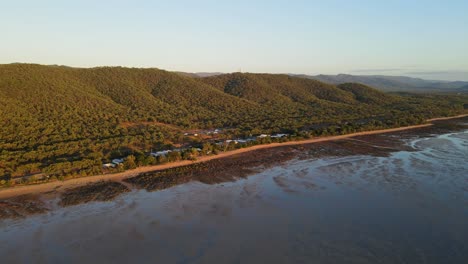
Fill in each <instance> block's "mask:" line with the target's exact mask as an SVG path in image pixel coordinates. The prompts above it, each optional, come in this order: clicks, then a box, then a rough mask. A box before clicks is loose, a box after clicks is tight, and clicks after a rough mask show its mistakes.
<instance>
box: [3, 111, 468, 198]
mask: <svg viewBox="0 0 468 264" xmlns="http://www.w3.org/2000/svg"><path fill="white" fill-rule="evenodd" d="M466 116H468V114H464V115H458V116H453V117H443V118H433V119H429V120H428V122H434V121H442V120H451V119H458V118H463V117H466ZM432 125H433V124H432V123H428V124H422V125H414V126H407V127H398V128H391V129H381V130H372V131H364V132H358V133H352V134H346V135H339V136H329V137H319V138H312V139H308V140H301V141H289V142H284V143H271V144H265V145H257V146H252V147H248V148H243V149H238V150H233V151H228V152H224V153H221V154H218V155H214V156H203V157H200V158H199V159H197V160H196V161H187V160H184V161H179V162H173V163H168V164H162V165H155V166H146V167H139V168H136V169H133V170H127V171H125V172H121V173H115V174H103V175H96V176H89V177H83V178H75V179H70V180H66V181H59V182H49V183H43V184H38V185H26V186H18V187H11V188H7V189H1V190H0V199H5V198H10V197H14V196H20V195H24V194H38V193H45V192H50V191H54V192H61V191H64V190H65V189H69V188H72V187H78V186H82V185H84V184H88V183H93V182H99V181H103V180H112V181H118V182H121V181H122V180H124V179H127V178H130V177H134V176H137V175H140V174H142V173H148V172H154V171H160V170H166V169H171V168H176V167H183V166H187V165H191V164H196V163H203V162H207V161H211V160H215V159H223V158H226V157H230V156H234V155H239V154H243V153H247V152H251V151H255V150H260V149H271V148H277V147H283V146H296V145H305V144H311V143H319V142H327V141H335V140H341V139H346V138H353V137H359V136H367V135H376V134H385V133H393V132H399V131H405V130H413V129H418V128H425V127H430V126H432Z"/></svg>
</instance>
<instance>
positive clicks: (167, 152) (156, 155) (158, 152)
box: [150, 150, 172, 157]
mask: <svg viewBox="0 0 468 264" xmlns="http://www.w3.org/2000/svg"><path fill="white" fill-rule="evenodd" d="M170 152H172V150H162V151H157V152H151V154H150V155H151V156H153V157H161V156H167V155H168V154H169V153H170Z"/></svg>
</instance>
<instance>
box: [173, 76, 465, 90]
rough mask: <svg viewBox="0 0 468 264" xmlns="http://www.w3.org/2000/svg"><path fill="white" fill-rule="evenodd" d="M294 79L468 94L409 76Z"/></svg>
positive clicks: (456, 84)
mask: <svg viewBox="0 0 468 264" xmlns="http://www.w3.org/2000/svg"><path fill="white" fill-rule="evenodd" d="M178 73H179V74H182V75H185V76H191V77H202V78H203V77H212V76H217V75H223V74H224V73H220V72H199V73H185V72H178ZM289 75H291V76H294V77H299V78H306V79H313V80H317V81H321V82H324V83H328V84H334V85H337V84H343V83H360V84H364V85H367V86H371V87H374V88H377V89H379V90H381V91H385V92H451V93H453V92H461V93H468V82H464V81H441V80H425V79H421V78H413V77H407V76H386V75H350V74H337V75H324V74H320V75H306V74H289Z"/></svg>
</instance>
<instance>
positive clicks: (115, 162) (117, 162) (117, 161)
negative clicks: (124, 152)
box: [112, 159, 124, 165]
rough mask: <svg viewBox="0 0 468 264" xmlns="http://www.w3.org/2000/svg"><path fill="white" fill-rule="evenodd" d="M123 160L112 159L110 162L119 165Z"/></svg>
mask: <svg viewBox="0 0 468 264" xmlns="http://www.w3.org/2000/svg"><path fill="white" fill-rule="evenodd" d="M123 162H124V160H123V159H113V160H112V163H114V164H115V165H121V164H123Z"/></svg>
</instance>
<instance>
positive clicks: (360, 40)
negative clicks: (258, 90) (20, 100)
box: [0, 0, 468, 81]
mask: <svg viewBox="0 0 468 264" xmlns="http://www.w3.org/2000/svg"><path fill="white" fill-rule="evenodd" d="M0 32H1V37H0V63H2V64H4V63H13V62H24V63H40V64H58V65H68V66H74V67H94V66H127V67H155V68H161V69H166V70H171V71H186V72H235V71H243V72H269V73H301V74H337V73H348V74H360V75H369V74H370V75H406V76H413V77H421V78H424V79H441V80H465V81H468V1H467V0H463V1H457V0H446V1H433V0H425V1H408V0H405V1H398V0H387V1H383V0H382V1H378V0H361V1H353V0H348V1H345V0H343V1H338V0H327V1H314V0H308V1H301V0H297V1H295V0H289V1H282V0H270V1H263V0H257V1H255V0H250V1H244V0H236V1H232V0H230V1H222V0H218V1H207V0H198V1H177V0H173V1H167V0H166V1H158V0H153V1H150V0H146V1H143V0H129V1H119V0H112V1H111V0H100V1H97V0H80V1H76V0H75V1H71V0H60V1H59V0H55V1H54V0H41V1H37V0H34V1H33V0H29V1H26V0H15V1H11V0H0Z"/></svg>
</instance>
